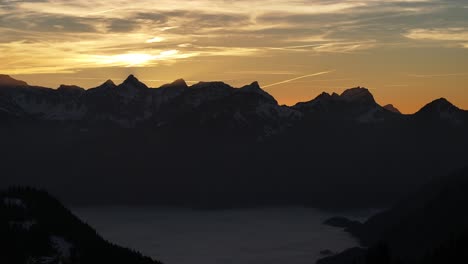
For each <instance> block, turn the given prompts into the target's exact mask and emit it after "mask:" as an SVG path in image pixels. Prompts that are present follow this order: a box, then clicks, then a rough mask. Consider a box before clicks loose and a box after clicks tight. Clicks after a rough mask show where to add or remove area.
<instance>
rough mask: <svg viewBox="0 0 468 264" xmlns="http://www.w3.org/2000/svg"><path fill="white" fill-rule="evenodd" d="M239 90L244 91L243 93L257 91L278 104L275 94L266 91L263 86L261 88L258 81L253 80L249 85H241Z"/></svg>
mask: <svg viewBox="0 0 468 264" xmlns="http://www.w3.org/2000/svg"><path fill="white" fill-rule="evenodd" d="M239 92H242V93H256V94H259V95H261V96H263V97H264V98H265V99H267V100H268V101H271V102H273V103H275V104H277V101H276V99H275V98H274V97H273V96H271V95H270V94H269V93H267V92H265V91H264V90H263V89H262V88H260V84H259V83H258V82H257V81H255V82H252V83H251V84H249V85H245V86H243V87H241V88H240V89H239Z"/></svg>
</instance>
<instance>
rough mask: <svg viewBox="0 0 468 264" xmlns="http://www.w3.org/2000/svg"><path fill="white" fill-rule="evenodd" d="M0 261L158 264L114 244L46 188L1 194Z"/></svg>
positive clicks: (19, 262)
mask: <svg viewBox="0 0 468 264" xmlns="http://www.w3.org/2000/svg"><path fill="white" fill-rule="evenodd" d="M0 249H1V253H0V263H5V264H6V263H8V264H27V263H41V264H59V263H68V264H80V263H86V264H93V263H95V264H102V263H115V264H119V263H122V264H158V263H160V262H157V261H153V260H151V259H150V258H148V257H144V256H142V255H141V254H139V253H137V252H134V251H131V250H129V249H125V248H122V247H119V246H117V245H113V244H110V243H109V242H107V241H105V240H104V239H102V238H101V237H100V236H99V235H98V234H97V233H96V231H95V230H93V229H92V228H91V227H90V226H88V225H87V224H85V223H83V222H81V221H80V220H79V219H78V218H76V217H75V216H74V215H73V214H72V213H71V212H70V211H68V210H67V209H66V208H65V207H63V206H62V205H61V204H60V202H58V201H57V200H56V199H54V198H52V197H50V196H49V195H48V194H47V193H45V192H43V191H37V190H34V189H27V188H21V189H19V188H17V189H10V190H8V191H3V192H1V193H0Z"/></svg>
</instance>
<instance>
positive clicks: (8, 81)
mask: <svg viewBox="0 0 468 264" xmlns="http://www.w3.org/2000/svg"><path fill="white" fill-rule="evenodd" d="M26 85H28V84H27V83H26V82H23V81H19V80H16V79H13V78H11V77H10V76H8V75H4V74H0V87H1V86H4V87H15V86H26Z"/></svg>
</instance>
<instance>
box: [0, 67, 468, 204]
mask: <svg viewBox="0 0 468 264" xmlns="http://www.w3.org/2000/svg"><path fill="white" fill-rule="evenodd" d="M431 108H434V107H428V108H427V109H429V110H427V109H423V110H421V111H420V112H418V113H416V114H414V115H402V114H398V113H394V112H392V111H389V110H387V109H385V108H384V107H382V106H380V105H379V104H377V103H376V102H375V100H374V98H373V96H372V94H371V93H370V92H369V90H367V89H365V88H360V87H358V88H353V89H349V90H346V91H345V92H343V93H342V94H341V95H338V94H327V93H323V94H321V95H320V96H318V97H317V98H315V99H313V100H311V101H309V102H304V103H299V104H297V105H295V106H292V107H288V106H280V105H278V103H277V101H276V100H275V99H274V98H273V97H272V96H271V95H269V94H268V93H267V92H265V91H263V90H262V89H261V88H260V86H259V84H258V83H256V82H254V83H252V84H250V85H246V86H244V87H241V88H234V87H231V86H230V85H228V84H225V83H223V82H200V83H197V84H194V85H192V86H187V84H186V83H185V81H183V80H177V81H175V82H173V83H170V84H166V85H163V86H161V87H159V88H148V87H147V86H146V85H144V84H143V83H141V82H140V81H139V80H138V79H137V78H136V77H134V76H129V77H128V78H127V79H126V80H125V81H124V82H123V83H121V84H118V85H115V84H114V83H113V82H112V81H110V80H109V81H106V82H105V83H103V84H102V85H99V86H98V87H95V88H91V89H88V90H83V89H81V88H79V87H73V86H61V87H60V88H59V89H49V88H43V87H35V86H27V85H26V86H25V85H23V84H21V85H20V86H14V87H12V86H2V87H0V118H1V119H0V120H1V121H0V126H2V129H0V144H1V146H2V152H0V154H1V156H0V158H1V159H2V161H3V162H4V163H3V164H4V166H3V171H4V175H5V176H4V177H3V179H2V180H1V182H0V184H1V185H4V186H6V185H9V184H28V185H33V186H41V187H44V188H48V189H50V190H52V191H53V192H54V193H56V194H58V195H59V196H60V197H61V198H64V199H65V200H66V201H67V202H76V203H85V202H93V203H133V202H137V203H142V202H145V203H151V204H163V205H182V206H214V207H229V206H255V205H260V204H274V205H278V204H294V205H297V204H301V205H313V206H327V207H329V206H354V207H360V206H382V205H383V204H388V203H390V202H394V201H395V199H397V198H398V197H401V196H402V195H404V194H406V193H407V192H408V191H410V190H412V189H413V188H414V187H415V186H420V185H421V184H423V183H425V182H427V181H428V179H430V178H431V177H434V176H436V175H438V174H444V173H448V172H449V171H450V170H452V169H453V168H456V167H459V166H461V165H462V164H466V162H467V157H468V138H467V137H466V134H467V133H468V118H465V115H464V114H465V113H466V111H463V110H450V109H452V108H449V110H447V108H444V107H442V106H441V107H438V108H437V107H435V108H436V109H439V110H440V109H442V110H443V112H444V113H445V112H447V111H449V112H450V111H451V112H450V113H454V115H455V116H456V118H457V119H456V120H459V121H460V122H458V121H457V122H456V123H453V122H441V121H440V118H439V117H440V111H439V112H436V113H439V114H438V115H435V116H433V115H432V114H427V113H434V110H430V109H431ZM82 190H86V192H87V196H83V195H82V193H81V191H82ZM370 197H372V199H369V198H370Z"/></svg>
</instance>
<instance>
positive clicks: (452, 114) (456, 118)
mask: <svg viewBox="0 0 468 264" xmlns="http://www.w3.org/2000/svg"><path fill="white" fill-rule="evenodd" d="M415 118H417V119H418V120H421V121H426V122H434V121H443V122H447V123H450V124H453V125H465V124H466V122H467V120H468V111H465V110H461V109H460V108H458V107H456V106H454V105H453V104H452V103H450V102H449V101H447V99H445V98H440V99H437V100H435V101H433V102H431V103H429V104H427V105H426V106H424V107H423V108H422V109H421V110H419V111H418V112H417V113H416V114H415Z"/></svg>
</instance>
